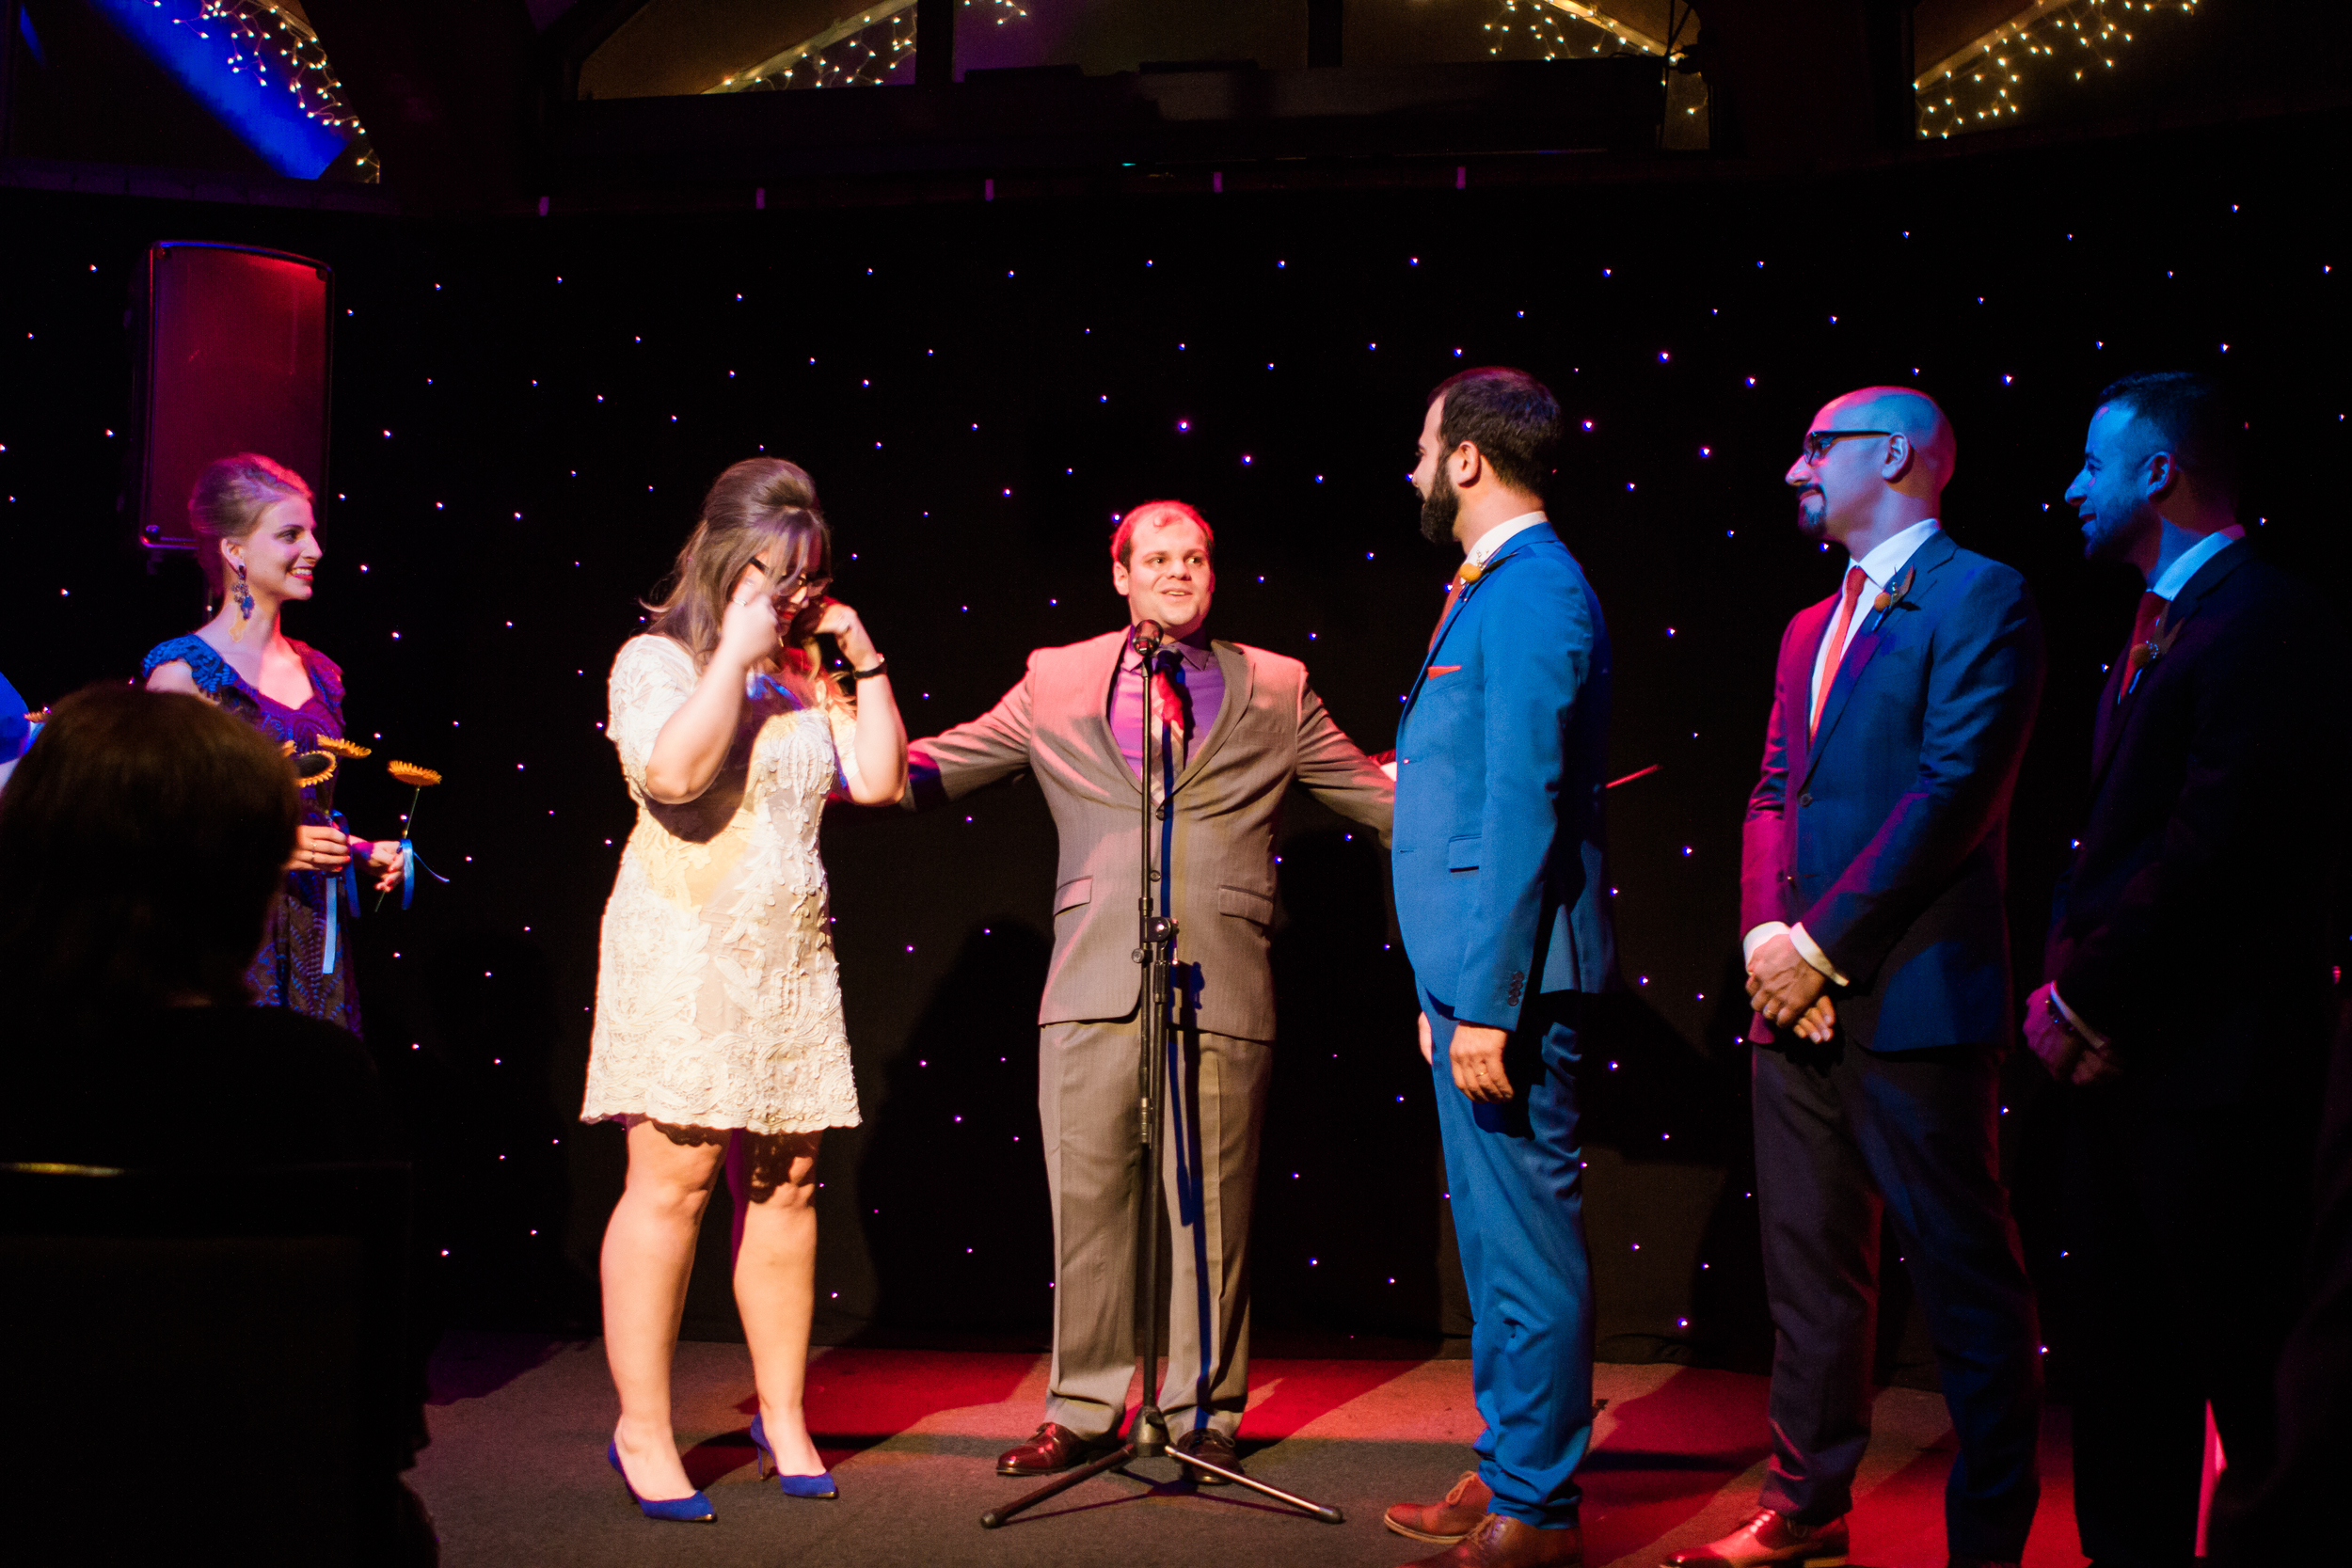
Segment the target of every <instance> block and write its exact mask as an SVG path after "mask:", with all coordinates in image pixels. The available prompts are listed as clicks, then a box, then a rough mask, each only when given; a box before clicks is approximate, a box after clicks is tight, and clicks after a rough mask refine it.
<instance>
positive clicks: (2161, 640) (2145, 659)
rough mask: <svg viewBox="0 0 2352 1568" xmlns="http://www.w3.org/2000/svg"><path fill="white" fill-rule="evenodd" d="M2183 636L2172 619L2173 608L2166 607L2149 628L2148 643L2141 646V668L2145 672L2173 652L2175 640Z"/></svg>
mask: <svg viewBox="0 0 2352 1568" xmlns="http://www.w3.org/2000/svg"><path fill="white" fill-rule="evenodd" d="M2180 635H2181V628H2180V626H2179V624H2178V623H2176V622H2174V621H2173V619H2172V607H2171V606H2170V605H2167V606H2165V609H2164V613H2163V614H2161V615H2159V616H2157V617H2156V624H2155V625H2154V626H2151V627H2150V628H2149V635H2148V641H2145V642H2142V643H2141V644H2140V645H2139V667H2140V668H2141V669H2142V670H2145V669H2147V668H2148V666H2150V665H2151V664H2153V663H2154V662H2155V661H2156V660H2158V659H2160V658H2162V657H2164V656H2165V655H2166V654H2168V653H2170V652H2171V651H2172V642H2173V640H2174V639H2175V638H2177V637H2179V636H2180Z"/></svg>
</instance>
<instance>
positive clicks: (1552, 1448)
mask: <svg viewBox="0 0 2352 1568" xmlns="http://www.w3.org/2000/svg"><path fill="white" fill-rule="evenodd" d="M1560 430H1561V420H1560V405H1559V404H1558V403H1556V402H1555V401H1554V400H1553V398H1552V395H1551V393H1550V392H1549V390H1548V389H1547V388H1545V387H1544V385H1543V384H1542V383H1541V382H1539V381H1537V380H1535V379H1534V377H1533V376H1530V375H1528V374H1526V373H1525V372H1520V371H1512V370H1476V371H1467V372H1463V373H1462V374H1460V375H1457V376H1455V377H1454V378H1453V379H1452V380H1450V381H1448V382H1446V383H1445V384H1444V385H1443V386H1441V387H1439V388H1438V389H1437V390H1436V391H1435V392H1434V393H1432V394H1431V396H1430V401H1429V404H1428V407H1427V410H1426V412H1425V415H1424V418H1423V420H1422V434H1421V460H1420V465H1419V467H1417V468H1416V469H1415V470H1414V475H1413V480H1414V483H1415V484H1416V485H1418V486H1419V487H1420V489H1421V492H1422V498H1423V501H1422V532H1423V533H1425V534H1426V535H1427V536H1428V537H1429V539H1430V541H1431V542H1432V543H1433V544H1439V543H1444V542H1447V541H1449V540H1451V541H1454V542H1457V543H1459V544H1460V545H1461V546H1462V548H1463V551H1464V560H1463V563H1462V568H1461V570H1460V572H1459V573H1458V574H1457V575H1456V576H1455V578H1454V585H1453V587H1452V588H1451V589H1450V590H1449V591H1448V592H1447V594H1446V605H1445V610H1444V611H1443V613H1442V615H1441V617H1440V619H1439V621H1438V629H1437V632H1436V634H1435V635H1433V636H1432V637H1431V639H1430V641H1429V648H1428V652H1427V653H1426V654H1425V655H1424V656H1423V657H1422V667H1421V671H1420V673H1419V674H1418V675H1417V676H1416V677H1415V679H1414V682H1413V689H1412V691H1411V693H1410V694H1409V695H1408V696H1407V697H1406V705H1405V715H1404V718H1403V719H1402V720H1401V721H1399V723H1398V726H1397V736H1396V740H1397V754H1396V769H1397V771H1396V833H1395V838H1394V842H1393V846H1392V854H1391V863H1392V864H1393V867H1394V874H1395V879H1396V907H1397V923H1398V926H1399V927H1400V929H1401V930H1402V931H1403V932H1404V936H1405V946H1406V952H1407V953H1408V954H1410V956H1411V958H1412V960H1413V977H1414V980H1415V981H1416V983H1417V984H1418V987H1419V989H1420V991H1421V1006H1422V1027H1423V1029H1424V1031H1425V1033H1424V1034H1423V1037H1422V1050H1423V1051H1424V1052H1425V1053H1429V1055H1430V1057H1431V1068H1432V1070H1433V1071H1434V1072H1435V1073H1436V1078H1437V1093H1438V1129H1439V1132H1440V1134H1441V1136H1442V1138H1443V1141H1444V1145H1445V1165H1446V1183H1447V1186H1448V1188H1449V1189H1450V1191H1451V1195H1452V1201H1453V1207H1454V1234H1455V1235H1456V1236H1457V1237H1458V1238H1459V1239H1460V1243H1461V1253H1462V1274H1463V1277H1464V1279H1465V1280H1466V1282H1467V1283H1468V1285H1469V1287H1470V1302H1471V1306H1472V1308H1473V1310H1474V1312H1475V1314H1476V1323H1475V1326H1474V1327H1473V1328H1472V1330H1471V1334H1470V1382H1471V1386H1472V1387H1473V1389H1474V1390H1475V1391H1476V1395H1477V1400H1478V1412H1479V1415H1480V1417H1481V1418H1483V1419H1484V1420H1485V1422H1486V1430H1485V1431H1484V1432H1483V1433H1481V1434H1480V1436H1479V1439H1478V1442H1477V1445H1476V1451H1477V1454H1478V1459H1479V1465H1478V1468H1477V1469H1476V1470H1475V1471H1473V1472H1471V1473H1470V1474H1468V1475H1465V1476H1464V1477H1463V1478H1462V1479H1461V1481H1458V1482H1457V1483H1456V1484H1455V1485H1454V1489H1453V1491H1452V1492H1451V1493H1450V1494H1448V1496H1447V1497H1446V1498H1445V1500H1444V1501H1443V1502H1438V1503H1428V1504H1417V1503H1400V1504H1398V1505H1397V1506H1396V1507H1394V1508H1391V1509H1390V1510H1389V1512H1388V1516H1387V1524H1388V1527H1389V1528H1391V1529H1392V1530H1394V1531H1396V1532H1397V1533H1398V1534H1400V1535H1404V1536H1406V1537H1409V1538H1411V1539H1413V1540H1417V1541H1424V1542H1428V1543H1430V1544H1437V1545H1443V1546H1445V1547H1446V1548H1447V1549H1446V1550H1444V1551H1442V1552H1439V1553H1438V1554H1437V1555H1436V1556H1434V1557H1429V1558H1425V1559H1423V1560H1422V1563H1421V1564H1420V1565H1419V1568H1439V1565H1444V1568H1472V1565H1475V1568H1535V1565H1538V1564H1572V1563H1579V1562H1581V1560H1582V1558H1581V1550H1580V1537H1579V1535H1578V1530H1577V1525H1578V1520H1577V1504H1578V1501H1579V1490H1578V1487H1577V1482H1576V1470H1577V1466H1578V1465H1579V1464H1580V1463H1581V1462H1582V1460H1583V1457H1584V1450H1585V1449H1586V1447H1587V1446H1588V1445H1589V1444H1590V1442H1591V1440H1592V1427H1593V1418H1592V1397H1593V1310H1592V1275H1591V1269H1590V1266H1589V1264H1588V1261H1587V1259H1586V1255H1585V1250H1584V1227H1583V1216H1582V1209H1581V1204H1582V1198H1583V1185H1582V1179H1581V1165H1582V1160H1581V1144H1580V1142H1579V1139H1578V1135H1577V1073H1578V1066H1579V1062H1580V1059H1581V1051H1582V1032H1583V1031H1584V1030H1586V1029H1588V1028H1589V1027H1590V1022H1591V1003H1592V999H1593V996H1594V993H1596V992H1597V991H1600V990H1603V989H1604V988H1605V987H1606V986H1607V985H1608V983H1609V981H1610V978H1611V976H1612V975H1613V973H1614V971H1615V968H1616V951H1615V943H1614V940H1613V936H1612V934H1611V930H1610V922H1609V911H1608V906H1607V904H1606V902H1605V901H1604V900H1605V897H1606V892H1605V890H1606V886H1607V879H1606V877H1604V876H1603V874H1602V870H1601V789H1602V784H1601V775H1602V763H1603V758H1602V748H1603V745H1604V743H1605V741H1606V739H1607V736H1608V730H1609V633H1608V630H1607V628H1606V627H1605V626H1603V625H1602V624H1601V615H1600V601H1599V600H1598V599H1597V598H1596V597H1595V596H1594V594H1593V590H1592V585H1591V584H1589V583H1587V582H1586V581H1585V580H1584V573H1583V571H1582V570H1581V568H1580V567H1579V566H1578V565H1577V563H1576V558H1575V557H1574V556H1571V555H1570V554H1569V553H1568V550H1567V546H1565V545H1563V544H1562V543H1561V542H1560V536H1559V535H1558V534H1556V533H1554V532H1553V531H1552V529H1551V524H1550V523H1549V521H1548V520H1546V518H1545V515H1544V510H1543V497H1542V490H1543V485H1544V482H1545V481H1546V480H1547V479H1549V477H1550V474H1551V467H1552V454H1553V453H1554V451H1556V450H1557V449H1558V447H1559V443H1560Z"/></svg>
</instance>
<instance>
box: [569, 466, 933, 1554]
mask: <svg viewBox="0 0 2352 1568" xmlns="http://www.w3.org/2000/svg"><path fill="white" fill-rule="evenodd" d="M830 560H831V545H830V540H829V537H828V535H827V532H826V529H825V524H824V520H823V518H822V516H821V515H819V513H818V509H817V496H816V490H815V487H814V486H813V485H812V484H811V483H809V479H808V476H807V475H806V474H805V473H803V471H802V470H801V469H800V468H798V467H795V466H793V465H792V464H789V463H786V462H783V461H781V460H779V459H775V458H756V459H754V460H752V461H750V462H744V463H738V464H736V465H735V466H734V467H731V468H729V469H727V471H726V472H725V473H723V474H721V475H720V476H719V479H718V482H717V483H715V484H713V485H712V486H711V488H710V494H709V496H708V497H707V499H705V500H704V502H703V515H702V521H701V523H700V524H699V525H698V526H697V527H696V528H695V530H694V532H693V536H692V537H691V538H690V539H689V540H688V541H687V543H686V547H685V549H684V550H682V551H680V552H679V555H678V562H677V569H676V573H675V578H674V585H673V586H672V588H671V590H670V592H669V594H668V596H667V597H666V598H664V599H663V600H662V602H661V603H660V604H658V605H650V606H648V607H647V608H649V609H651V610H653V611H654V615H653V620H652V623H651V625H650V626H648V627H647V629H646V631H645V633H644V635H643V636H640V637H635V638H631V639H630V640H629V641H628V643H626V644H625V645H623V647H622V649H621V652H620V655H619V657H617V658H615V659H614V660H613V662H612V717H611V720H610V721H609V723H608V725H607V733H608V734H609V735H610V736H612V743H613V745H614V746H615V747H617V748H618V749H619V751H620V753H621V771H622V773H623V774H624V775H625V776H626V777H627V779H628V788H629V793H630V795H632V796H633V797H634V798H635V799H636V800H637V806H638V811H637V827H636V831H635V832H633V833H631V834H630V836H629V841H628V848H627V849H626V850H625V851H624V852H623V854H622V856H621V869H620V875H619V878H618V879H616V880H615V882H614V884H613V888H612V901H611V902H610V903H608V904H607V905H606V906H605V914H604V934H603V942H602V949H601V953H600V957H599V963H598V969H597V975H596V1028H595V1032H594V1035H593V1037H592V1038H591V1042H590V1048H589V1062H588V1092H587V1099H586V1102H585V1104H584V1105H583V1106H582V1108H581V1111H580V1117H581V1119H582V1120H585V1121H602V1120H617V1121H621V1122H624V1123H626V1124H627V1125H628V1187H627V1189H626V1190H625V1191H624V1192H623V1194H622V1196H621V1200H620V1202H619V1204H618V1205H617V1206H615V1208H614V1209H613V1211H612V1223H611V1224H610V1225H609V1226H608V1227H606V1229H605V1236H604V1257H603V1278H604V1332H605V1348H606V1354H607V1355H608V1357H609V1358H610V1360H611V1362H612V1381H613V1384H614V1386H616V1387H617V1388H618V1390H619V1392H620V1397H621V1418H620V1424H619V1426H618V1427H617V1428H616V1429H615V1431H614V1433H613V1437H612V1450H611V1453H610V1455H609V1457H610V1459H611V1461H612V1465H613V1467H614V1468H616V1469H618V1470H620V1472H621V1475H622V1479H623V1480H624V1481H627V1482H628V1485H629V1489H630V1491H631V1493H632V1494H633V1495H634V1496H635V1497H637V1498H638V1500H639V1503H640V1506H641V1507H642V1508H643V1509H644V1512H645V1513H646V1514H647V1515H648V1516H650V1517H656V1518H684V1519H701V1518H707V1517H709V1505H708V1502H707V1499H705V1498H703V1497H702V1495H701V1494H700V1493H699V1492H697V1491H696V1490H695V1489H694V1487H693V1485H692V1483H691V1482H690V1481H688V1480H687V1478H686V1470H685V1466H684V1465H682V1464H681V1463H680V1461H679V1458H678V1452H677V1445H676V1440H675V1436H674V1435H673V1433H672V1431H671V1427H670V1361H671V1356H672V1354H673V1352H674V1351H675V1348H676V1344H677V1333H678V1320H679V1316H680V1314H681V1312H682V1311H683V1309H684V1307H685V1301H686V1278H687V1273H688V1270H689V1269H690V1268H691V1265H692V1262H693V1257H694V1238H695V1235H696V1233H697V1231H698V1230H699V1229H700V1227H701V1223H702V1215H703V1209H704V1206H705V1204H706V1203H707V1201H708V1198H709V1196H710V1189H711V1185H712V1183H713V1182H714V1181H715V1180H717V1177H718V1173H719V1169H720V1167H721V1165H722V1164H725V1165H726V1166H727V1167H728V1173H729V1177H730V1184H731V1186H732V1187H733V1189H734V1192H735V1196H736V1212H737V1216H738V1218H737V1222H736V1223H737V1227H738V1229H737V1237H738V1243H737V1254H736V1262H735V1297H736V1304H737V1306H738V1307H739V1308H740V1310H741V1312H742V1317H743V1332H744V1338H745V1339H746V1340H747V1341H749V1344H750V1348H751V1354H752V1369H753V1373H754V1376H755V1381H756V1383H757V1386H758V1390H759V1421H758V1423H757V1425H758V1428H759V1430H758V1431H756V1432H755V1438H759V1439H764V1441H762V1443H761V1447H762V1454H763V1461H765V1460H768V1459H772V1461H773V1463H774V1464H775V1465H776V1468H777V1470H778V1471H779V1472H780V1474H781V1475H782V1476H783V1478H784V1481H783V1485H784V1489H785V1490H786V1491H787V1492H788V1493H791V1494H793V1495H795V1496H800V1497H829V1496H831V1495H833V1483H832V1480H831V1478H830V1477H829V1476H827V1475H826V1474H825V1467H824V1465H823V1462H822V1461H821V1460H820V1459H819V1458H818V1452H817V1449H816V1447H815V1446H814V1445H813V1444H812V1443H811V1442H810V1441H809V1436H808V1428H807V1425H806V1423H805V1421H804V1420H803V1417H802V1412H801V1392H802V1386H803V1381H804V1376H805V1372H806V1369H807V1363H808V1333H809V1319H810V1314H811V1311H812V1309H813V1307H814V1302H815V1294H816V1257H817V1213H816V1211H815V1209H814V1208H813V1207H812V1199H813V1198H814V1196H815V1192H816V1182H815V1168H816V1163H817V1147H818V1138H819V1137H820V1136H821V1135H822V1133H823V1130H824V1129H825V1128H827V1127H853V1126H855V1125H857V1121H858V1111H857V1089H856V1085H854V1084H853V1083H852V1082H851V1080H850V1045H849V1039H848V1037H847V1036H846V1035H845V1034H844V1033H843V1030H842V1022H841V988H840V982H839V979H838V977H837V974H836V973H835V970H834V955H833V941H832V936H831V929H830V926H829V923H828V921H827V918H826V912H825V868H824V865H823V863H821V862H820V861H819V860H818V855H817V827H818V817H819V816H820V814H821V813H822V811H823V808H824V803H825V799H826V797H827V796H828V795H831V794H834V793H842V794H846V795H848V796H849V798H850V799H851V800H857V801H860V802H862V803H866V804H876V803H882V802H887V801H891V800H897V799H898V792H899V790H900V788H901V786H902V785H903V784H904V780H905V775H906V749H907V742H906V729H905V726H904V725H903V724H902V723H901V722H900V721H899V718H898V704H897V703H896V701H895V700H894V699H893V698H892V696H891V692H890V677H889V676H888V674H887V673H884V671H883V669H882V657H881V656H880V655H878V654H876V653H875V651H874V644H873V641H872V640H871V639H870V638H868V637H867V636H866V628H865V626H864V625H863V624H862V623H861V622H860V621H859V619H858V616H857V612H856V611H854V610H850V608H849V607H848V606H847V605H844V604H840V603H838V602H836V601H834V600H833V599H830V598H828V597H826V595H825V588H826V585H827V582H828V580H829V578H830V571H829V562H830ZM819 632H822V633H826V634H829V635H831V636H833V637H834V638H835V639H836V640H837V641H838V642H839V645H840V648H841V652H842V655H843V657H846V658H847V659H848V660H849V661H850V666H851V668H852V670H853V672H854V673H855V675H856V687H855V689H856V693H857V697H856V702H855V705H854V707H852V705H850V704H849V703H848V702H846V701H844V700H843V698H842V697H841V696H840V694H839V693H838V691H837V690H836V689H834V687H833V685H832V684H831V682H830V681H829V680H828V679H827V678H826V677H825V676H824V675H823V674H822V673H820V672H819V671H818V667H817V658H816V654H815V642H814V639H815V637H816V636H817V634H818V633H819ZM764 1473H765V1470H764V1467H763V1474H764Z"/></svg>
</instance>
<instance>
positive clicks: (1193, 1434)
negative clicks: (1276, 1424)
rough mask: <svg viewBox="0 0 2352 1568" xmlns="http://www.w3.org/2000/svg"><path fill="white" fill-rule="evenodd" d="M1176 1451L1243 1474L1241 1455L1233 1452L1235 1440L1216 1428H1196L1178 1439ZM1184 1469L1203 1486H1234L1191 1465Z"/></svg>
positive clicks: (1218, 1476) (1185, 1472)
mask: <svg viewBox="0 0 2352 1568" xmlns="http://www.w3.org/2000/svg"><path fill="white" fill-rule="evenodd" d="M1175 1449H1176V1451H1177V1452H1178V1453H1188V1454H1192V1455H1195V1456H1196V1457H1198V1458H1200V1459H1205V1460H1207V1461H1208V1462H1209V1463H1210V1464H1212V1465H1217V1466H1219V1467H1220V1468H1223V1469H1227V1470H1231V1471H1232V1472H1233V1473H1234V1474H1236V1475H1238V1474H1240V1473H1241V1455H1240V1454H1238V1453H1236V1452H1234V1451H1233V1440H1232V1438H1231V1437H1228V1436H1226V1435H1225V1433H1221V1432H1219V1431H1217V1430H1216V1428H1215V1427H1196V1428H1194V1429H1193V1430H1192V1431H1190V1432H1187V1433H1184V1435H1183V1436H1181V1437H1179V1438H1177V1439H1176V1442H1175ZM1184 1474H1186V1475H1188V1476H1190V1477H1191V1478H1192V1479H1193V1480H1194V1481H1199V1482H1200V1484H1201V1485H1203V1486H1231V1485H1232V1484H1233V1483H1232V1481H1227V1480H1226V1479H1225V1478H1224V1477H1223V1476H1220V1475H1215V1474H1212V1473H1211V1472H1209V1471H1207V1470H1196V1469H1194V1468H1193V1467H1192V1466H1191V1465H1185V1466H1184Z"/></svg>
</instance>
